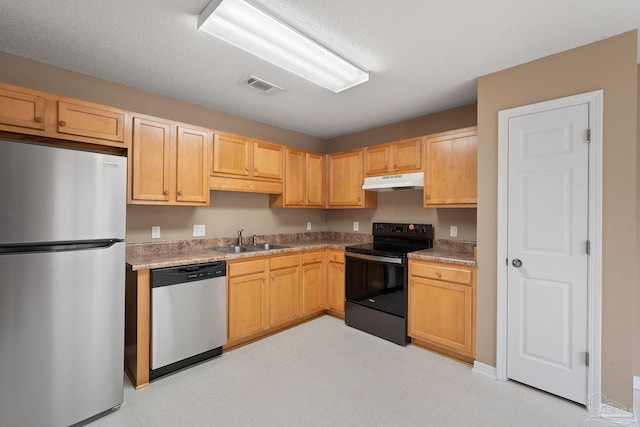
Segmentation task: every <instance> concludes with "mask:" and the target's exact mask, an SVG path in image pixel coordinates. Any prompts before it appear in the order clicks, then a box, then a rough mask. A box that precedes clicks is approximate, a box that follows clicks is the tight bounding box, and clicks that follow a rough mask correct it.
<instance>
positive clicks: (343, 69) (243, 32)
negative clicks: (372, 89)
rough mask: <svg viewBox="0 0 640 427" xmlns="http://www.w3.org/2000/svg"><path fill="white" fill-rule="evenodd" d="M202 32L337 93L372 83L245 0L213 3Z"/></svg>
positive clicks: (203, 20)
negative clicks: (368, 82) (365, 83)
mask: <svg viewBox="0 0 640 427" xmlns="http://www.w3.org/2000/svg"><path fill="white" fill-rule="evenodd" d="M198 28H199V29H201V30H202V31H205V32H207V33H209V34H211V35H214V36H216V37H218V38H219V39H221V40H224V41H225V42H227V43H230V44H232V45H234V46H236V47H239V48H240V49H243V50H245V51H247V52H249V53H251V54H253V55H255V56H257V57H259V58H262V59H264V60H265V61H268V62H271V63H272V64H275V65H277V66H279V67H281V68H284V69H285V70H287V71H290V72H292V73H294V74H297V75H298V76H300V77H302V78H305V79H307V80H309V81H312V82H313V83H315V84H317V85H320V86H322V87H324V88H327V89H329V90H332V91H334V92H336V93H337V92H342V91H343V90H346V89H349V88H351V87H353V86H356V85H359V84H360V83H364V82H366V81H367V80H369V73H367V72H366V71H363V70H361V69H360V68H358V67H356V66H355V65H353V64H351V63H349V62H347V61H345V60H344V59H343V58H341V57H339V56H338V55H336V54H335V53H333V52H331V51H330V50H328V49H327V48H325V47H324V46H321V45H320V44H318V43H317V42H315V41H313V40H311V39H310V38H308V37H307V36H305V35H304V34H302V33H300V32H299V31H296V30H295V29H293V28H292V27H290V26H289V25H287V24H285V23H284V22H282V21H280V20H278V19H276V18H274V17H272V16H270V15H268V14H267V13H265V12H264V11H262V10H260V9H259V8H257V7H256V6H254V5H252V4H249V3H247V2H246V1H244V0H222V1H220V0H213V1H212V2H211V3H210V4H209V5H208V6H207V7H206V8H205V9H204V10H203V11H202V13H201V14H200V15H199V16H198Z"/></svg>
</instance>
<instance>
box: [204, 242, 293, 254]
mask: <svg viewBox="0 0 640 427" xmlns="http://www.w3.org/2000/svg"><path fill="white" fill-rule="evenodd" d="M288 247H289V246H285V245H277V244H274V243H262V244H260V245H242V246H238V245H233V246H225V247H222V248H214V250H216V251H218V252H223V253H225V254H239V253H242V252H257V251H268V250H271V249H284V248H288Z"/></svg>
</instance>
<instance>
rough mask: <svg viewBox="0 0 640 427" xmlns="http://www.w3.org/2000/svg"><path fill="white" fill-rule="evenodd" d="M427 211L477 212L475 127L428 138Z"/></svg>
mask: <svg viewBox="0 0 640 427" xmlns="http://www.w3.org/2000/svg"><path fill="white" fill-rule="evenodd" d="M425 152H426V153H425V154H426V155H425V179H424V181H425V182H424V207H426V208H446V207H451V208H475V207H476V206H477V202H478V196H477V194H478V190H477V187H478V166H477V153H478V132H477V128H476V127H470V128H464V129H460V130H456V131H450V132H443V133H438V134H434V135H429V136H427V137H426V142H425Z"/></svg>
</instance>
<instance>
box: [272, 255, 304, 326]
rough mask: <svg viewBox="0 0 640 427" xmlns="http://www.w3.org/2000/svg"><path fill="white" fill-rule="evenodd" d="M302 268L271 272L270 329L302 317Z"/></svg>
mask: <svg viewBox="0 0 640 427" xmlns="http://www.w3.org/2000/svg"><path fill="white" fill-rule="evenodd" d="M299 289H300V267H291V268H283V269H279V270H271V277H270V281H269V327H273V326H277V325H280V324H282V323H286V322H289V321H291V320H295V319H297V318H298V317H300V292H299Z"/></svg>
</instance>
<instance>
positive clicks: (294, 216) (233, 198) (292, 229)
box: [127, 191, 326, 243]
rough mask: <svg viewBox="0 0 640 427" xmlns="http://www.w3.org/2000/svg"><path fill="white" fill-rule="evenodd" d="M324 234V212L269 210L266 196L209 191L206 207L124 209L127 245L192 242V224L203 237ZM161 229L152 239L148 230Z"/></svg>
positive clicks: (135, 206) (131, 206) (133, 206)
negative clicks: (309, 230) (200, 229)
mask: <svg viewBox="0 0 640 427" xmlns="http://www.w3.org/2000/svg"><path fill="white" fill-rule="evenodd" d="M308 221H310V222H311V227H312V231H326V227H325V222H326V220H325V211H323V210H318V209H270V208H269V196H268V195H266V194H253V193H236V192H228V191H212V192H211V204H210V206H209V207H206V208H205V207H185V206H160V207H157V206H140V205H128V206H127V242H128V243H135V242H150V241H162V240H188V239H193V225H195V224H204V225H205V226H206V237H233V236H236V233H237V231H238V230H240V229H241V228H243V229H244V235H245V236H251V234H253V233H256V234H258V235H260V234H276V233H302V232H304V231H306V227H307V222H308ZM154 225H158V226H160V229H161V238H160V239H157V240H156V239H151V227H152V226H154Z"/></svg>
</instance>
